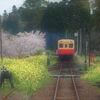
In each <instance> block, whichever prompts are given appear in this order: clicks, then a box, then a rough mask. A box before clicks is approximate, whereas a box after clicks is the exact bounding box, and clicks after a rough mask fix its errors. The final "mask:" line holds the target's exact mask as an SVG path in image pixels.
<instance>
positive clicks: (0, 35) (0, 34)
mask: <svg viewBox="0 0 100 100" xmlns="http://www.w3.org/2000/svg"><path fill="white" fill-rule="evenodd" d="M0 49H1V62H3V57H2V33H1V15H0Z"/></svg>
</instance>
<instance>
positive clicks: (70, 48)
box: [58, 39, 75, 60]
mask: <svg viewBox="0 0 100 100" xmlns="http://www.w3.org/2000/svg"><path fill="white" fill-rule="evenodd" d="M74 48H75V47H74V40H72V39H61V40H58V55H59V59H60V60H72V59H73V55H74V52H75V50H74Z"/></svg>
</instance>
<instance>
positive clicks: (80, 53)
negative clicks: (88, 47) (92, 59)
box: [80, 29, 82, 55]
mask: <svg viewBox="0 0 100 100" xmlns="http://www.w3.org/2000/svg"><path fill="white" fill-rule="evenodd" d="M81 32H82V31H81V29H80V55H81V50H82V33H81Z"/></svg>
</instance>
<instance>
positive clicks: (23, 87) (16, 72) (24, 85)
mask: <svg viewBox="0 0 100 100" xmlns="http://www.w3.org/2000/svg"><path fill="white" fill-rule="evenodd" d="M3 65H4V66H5V67H6V69H7V70H8V71H10V72H12V75H13V83H14V86H15V88H16V89H17V90H19V91H24V93H27V94H33V93H34V92H36V91H37V90H39V89H40V88H41V87H44V86H45V84H47V83H48V82H50V77H49V73H48V70H47V68H46V55H37V56H30V57H28V58H22V59H17V58H16V59H10V58H4V59H3V63H1V62H0V68H1V66H3Z"/></svg>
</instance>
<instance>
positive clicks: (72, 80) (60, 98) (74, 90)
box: [28, 62, 99, 100]
mask: <svg viewBox="0 0 100 100" xmlns="http://www.w3.org/2000/svg"><path fill="white" fill-rule="evenodd" d="M66 67H67V68H66ZM49 71H50V72H51V75H50V77H53V78H52V79H53V81H52V83H50V84H49V86H47V87H48V88H46V89H43V90H40V91H38V93H34V94H33V95H31V97H30V98H29V99H28V100H99V96H98V94H95V93H94V95H93V94H92V93H91V92H93V91H92V88H91V86H90V85H89V84H88V85H87V83H86V82H84V81H82V80H81V79H80V77H81V76H82V74H81V72H82V71H81V70H79V71H75V70H74V66H73V63H72V62H70V63H68V62H58V64H56V65H55V66H54V68H51V69H49ZM58 71H59V72H58ZM52 72H57V73H56V74H54V73H52ZM77 72H78V74H77ZM87 87H90V89H91V91H90V90H89V88H87ZM90 94H92V95H90ZM94 98H95V99H94Z"/></svg>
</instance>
